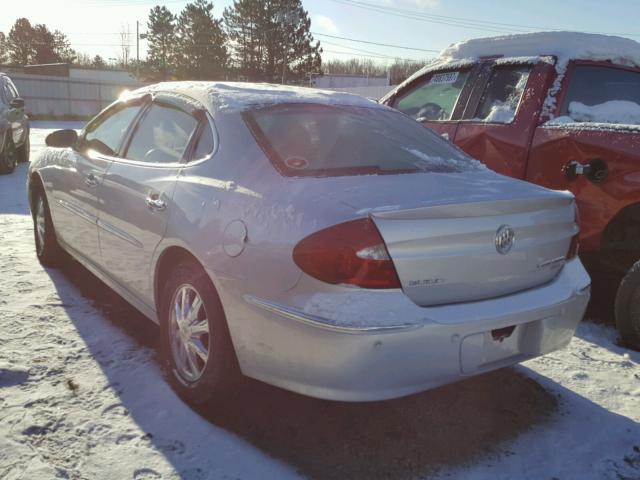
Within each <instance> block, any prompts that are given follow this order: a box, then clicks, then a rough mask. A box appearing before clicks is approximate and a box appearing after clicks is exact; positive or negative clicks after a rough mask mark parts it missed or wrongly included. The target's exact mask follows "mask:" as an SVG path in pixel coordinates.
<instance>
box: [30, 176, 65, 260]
mask: <svg viewBox="0 0 640 480" xmlns="http://www.w3.org/2000/svg"><path fill="white" fill-rule="evenodd" d="M33 236H34V241H35V246H36V255H37V256H38V260H39V261H40V263H41V264H42V266H43V267H50V268H57V267H61V266H62V265H64V263H65V262H66V261H67V259H68V256H67V252H65V251H64V250H63V249H62V247H60V245H59V244H58V239H57V238H56V232H55V229H54V227H53V221H52V220H51V211H50V210H49V202H47V197H46V195H45V194H44V192H43V191H42V188H38V190H36V191H35V192H34V195H33Z"/></svg>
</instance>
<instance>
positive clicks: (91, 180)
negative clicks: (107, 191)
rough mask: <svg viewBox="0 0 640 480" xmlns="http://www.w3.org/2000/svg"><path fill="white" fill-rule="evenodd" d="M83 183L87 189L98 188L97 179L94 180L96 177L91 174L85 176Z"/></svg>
mask: <svg viewBox="0 0 640 480" xmlns="http://www.w3.org/2000/svg"><path fill="white" fill-rule="evenodd" d="M84 183H85V185H87V186H88V187H97V186H98V179H97V178H96V176H95V175H94V174H93V173H90V174H89V175H87V176H86V177H85V179H84Z"/></svg>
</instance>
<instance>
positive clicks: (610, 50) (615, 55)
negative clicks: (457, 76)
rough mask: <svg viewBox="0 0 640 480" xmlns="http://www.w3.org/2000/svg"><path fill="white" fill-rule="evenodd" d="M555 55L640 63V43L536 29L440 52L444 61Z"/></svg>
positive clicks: (482, 39)
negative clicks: (535, 30)
mask: <svg viewBox="0 0 640 480" xmlns="http://www.w3.org/2000/svg"><path fill="white" fill-rule="evenodd" d="M496 55H502V56H504V57H528V56H555V57H557V58H558V60H559V61H563V60H564V61H567V60H573V59H581V60H612V61H613V62H614V63H621V64H629V65H636V66H640V43H638V42H636V41H634V40H630V39H628V38H622V37H614V36H610V35H598V34H593V33H579V32H536V33H525V34H519V35H505V36H500V37H489V38H477V39H473V40H467V41H464V42H459V43H454V44H453V45H451V46H449V47H448V48H445V49H444V50H443V51H442V52H440V56H439V60H440V61H446V62H449V61H455V60H467V59H473V60H477V59H479V58H481V57H488V56H496Z"/></svg>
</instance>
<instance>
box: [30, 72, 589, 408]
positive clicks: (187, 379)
mask: <svg viewBox="0 0 640 480" xmlns="http://www.w3.org/2000/svg"><path fill="white" fill-rule="evenodd" d="M47 145H48V147H47V149H45V150H44V151H42V153H40V155H38V157H37V158H36V159H34V161H33V162H32V164H31V167H30V170H29V175H28V191H29V201H30V206H31V211H32V213H33V221H34V231H35V245H36V251H37V255H38V258H39V259H40V261H41V262H42V264H43V265H45V266H55V265H59V264H60V263H61V262H62V261H63V260H64V259H65V258H67V257H66V253H69V254H71V255H72V256H73V257H74V258H75V259H76V260H78V261H79V262H80V263H81V264H83V265H84V266H85V267H86V268H87V269H89V270H90V271H91V272H93V273H94V274H95V275H97V276H98V277H99V278H100V279H101V280H103V281H104V282H105V283H106V284H107V285H108V286H109V287H111V288H113V289H114V290H115V291H116V292H117V293H119V294H120V295H121V296H123V297H124V298H125V299H126V300H127V301H129V302H130V303H131V304H133V305H134V306H135V307H136V308H137V309H139V310H140V311H141V312H143V313H144V314H145V315H146V316H148V317H149V318H150V319H152V320H154V321H156V322H157V323H159V325H160V335H161V346H162V350H163V354H164V355H163V357H164V358H165V359H166V367H167V372H168V378H169V380H170V381H171V383H172V385H173V387H174V388H175V389H176V390H177V392H178V393H179V394H180V395H181V396H182V397H183V398H184V399H186V400H187V401H189V402H192V403H202V402H207V401H209V400H212V399H214V398H215V397H216V396H219V395H220V394H221V393H222V392H224V390H225V389H226V388H229V381H230V379H233V378H234V375H235V374H236V373H238V372H241V373H242V374H244V375H247V376H249V377H253V378H255V379H259V380H262V381H264V382H267V383H270V384H273V385H277V386H279V387H282V388H285V389H289V390H292V391H295V392H299V393H302V394H305V395H310V396H314V397H319V398H325V399H333V400H343V401H370V400H381V399H388V398H394V397H399V396H403V395H408V394H411V393H414V392H419V391H422V390H426V389H429V388H432V387H435V386H438V385H442V384H445V383H449V382H453V381H457V380H460V379H463V378H466V377H469V376H471V375H475V374H478V373H482V372H487V371H490V370H494V369H496V368H501V367H504V366H508V365H512V364H515V363H518V362H520V361H523V360H526V359H529V358H532V357H536V356H539V355H543V354H545V353H548V352H550V351H553V350H556V349H559V348H562V347H564V346H565V345H567V343H568V342H569V341H570V340H571V337H572V336H573V333H574V331H575V329H576V326H577V324H578V322H579V321H580V319H581V318H582V316H583V314H584V310H585V308H586V305H587V302H588V299H589V285H590V279H589V277H588V275H587V274H586V272H585V270H584V269H583V267H582V264H581V263H580V260H579V259H578V257H577V256H576V252H577V246H578V245H577V234H578V227H577V225H576V209H575V204H574V199H573V197H572V196H571V194H569V193H566V192H556V191H552V190H547V189H544V188H541V187H538V186H535V185H532V184H528V183H525V182H521V181H518V180H513V179H510V178H507V177H503V176H501V175H498V174H496V173H494V172H492V171H490V170H488V169H486V168H485V167H484V166H482V165H481V164H480V163H478V162H476V161H475V160H473V159H471V158H470V157H468V156H466V155H465V154H464V153H462V152H461V151H460V150H458V149H457V148H456V147H454V146H453V145H451V144H450V143H448V142H447V141H445V140H444V139H442V138H441V137H439V136H438V135H436V134H434V133H433V132H431V131H430V130H428V129H426V128H424V127H423V126H422V125H420V124H419V123H417V122H415V121H414V120H413V119H411V118H409V117H408V116H405V115H404V114H402V113H400V112H397V111H394V110H391V109H390V108H388V107H385V106H382V105H378V104H377V103H375V102H372V101H369V100H366V99H363V98H360V97H357V96H353V95H348V94H342V93H332V92H323V91H318V90H311V89H297V88H292V87H280V86H272V85H252V84H233V83H211V82H207V83H204V82H202V83H164V84H158V85H155V86H150V87H145V88H143V89H140V90H137V91H135V92H132V93H129V94H127V95H125V96H124V97H123V98H121V99H120V100H118V101H117V102H115V103H114V104H113V105H111V106H110V107H108V108H107V109H105V110H104V111H103V112H101V113H100V114H99V115H97V116H96V117H95V118H94V119H93V120H91V121H90V122H89V123H88V124H87V125H86V127H85V128H84V130H83V131H81V132H80V133H79V134H78V133H76V132H75V131H73V130H61V131H57V132H54V133H52V134H51V135H50V136H49V137H48V138H47Z"/></svg>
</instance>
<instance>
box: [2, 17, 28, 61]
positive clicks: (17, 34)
mask: <svg viewBox="0 0 640 480" xmlns="http://www.w3.org/2000/svg"><path fill="white" fill-rule="evenodd" d="M33 37H34V32H33V27H32V26H31V23H30V22H29V20H27V19H26V18H19V19H17V20H16V23H15V24H14V25H13V27H11V30H10V31H9V36H8V38H7V47H8V50H9V59H10V61H11V63H13V64H16V65H28V64H29V63H31V62H32V60H33V57H34V56H35V49H34V45H33V40H34V38H33Z"/></svg>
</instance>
